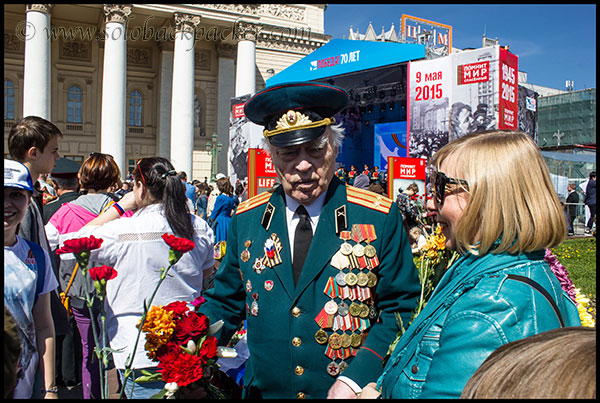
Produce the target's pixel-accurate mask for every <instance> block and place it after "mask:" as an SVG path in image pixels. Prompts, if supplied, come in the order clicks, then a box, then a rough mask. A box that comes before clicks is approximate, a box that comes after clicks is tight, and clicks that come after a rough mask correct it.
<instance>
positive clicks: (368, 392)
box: [358, 382, 381, 399]
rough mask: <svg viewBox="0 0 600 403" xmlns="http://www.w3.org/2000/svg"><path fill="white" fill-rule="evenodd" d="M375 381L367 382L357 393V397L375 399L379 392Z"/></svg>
mask: <svg viewBox="0 0 600 403" xmlns="http://www.w3.org/2000/svg"><path fill="white" fill-rule="evenodd" d="M376 386H377V384H376V383H375V382H371V383H368V384H367V386H365V387H364V388H363V390H362V392H360V394H359V395H358V398H359V399H377V398H378V397H379V395H380V394H381V392H378V391H377V388H376Z"/></svg>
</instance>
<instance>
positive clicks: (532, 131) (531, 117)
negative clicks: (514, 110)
mask: <svg viewBox="0 0 600 403" xmlns="http://www.w3.org/2000/svg"><path fill="white" fill-rule="evenodd" d="M537 100H538V93H537V92H535V91H534V90H531V89H529V88H525V87H522V86H520V85H519V102H518V109H519V112H518V114H519V130H521V131H523V132H525V133H527V134H529V135H530V136H531V138H532V139H533V140H534V141H535V142H536V143H537V122H538V120H537Z"/></svg>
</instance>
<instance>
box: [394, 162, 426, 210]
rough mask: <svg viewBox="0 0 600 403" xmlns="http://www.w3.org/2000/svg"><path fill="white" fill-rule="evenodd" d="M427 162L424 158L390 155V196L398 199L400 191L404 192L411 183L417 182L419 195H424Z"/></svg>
mask: <svg viewBox="0 0 600 403" xmlns="http://www.w3.org/2000/svg"><path fill="white" fill-rule="evenodd" d="M426 164H427V161H426V160H425V159H424V158H406V157H389V158H388V166H389V170H388V189H387V190H388V197H389V198H390V199H392V200H396V197H397V196H398V193H401V192H403V191H404V190H405V189H406V187H407V186H408V185H410V184H411V183H415V184H416V185H417V186H418V187H419V192H418V193H419V195H420V196H424V195H425V191H426V188H425V186H426V184H425V179H426V173H425V169H426Z"/></svg>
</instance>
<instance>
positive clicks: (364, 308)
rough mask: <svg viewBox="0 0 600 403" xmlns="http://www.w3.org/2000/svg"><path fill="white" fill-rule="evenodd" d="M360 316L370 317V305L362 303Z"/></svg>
mask: <svg viewBox="0 0 600 403" xmlns="http://www.w3.org/2000/svg"><path fill="white" fill-rule="evenodd" d="M359 316H360V317H361V318H363V319H366V318H368V317H369V306H368V305H365V304H360V313H359Z"/></svg>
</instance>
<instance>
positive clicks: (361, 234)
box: [315, 224, 379, 376]
mask: <svg viewBox="0 0 600 403" xmlns="http://www.w3.org/2000/svg"><path fill="white" fill-rule="evenodd" d="M340 239H341V240H342V241H343V243H342V244H341V245H340V249H339V250H338V251H337V252H336V253H335V254H334V255H333V257H332V258H331V262H330V264H331V266H332V267H334V268H335V269H337V270H338V273H336V274H335V275H332V276H330V277H329V278H328V279H327V283H326V285H325V288H324V290H323V292H324V293H325V295H327V296H328V297H329V298H330V299H329V301H327V302H326V303H325V305H324V306H323V308H322V309H321V311H320V312H319V314H318V315H317V316H316V317H315V321H316V322H317V325H318V326H319V329H318V330H317V332H316V333H315V340H316V341H317V343H319V344H322V345H324V346H326V347H325V352H324V353H325V355H326V356H327V357H329V358H330V359H331V362H330V363H329V364H328V365H327V368H326V370H327V373H328V374H329V375H331V376H337V375H339V374H341V373H342V372H343V371H344V369H345V368H346V367H347V366H348V364H347V362H346V360H348V359H349V358H351V357H354V356H355V355H356V353H357V349H358V348H360V346H361V345H362V341H363V335H364V332H365V331H366V330H367V329H368V328H369V327H370V325H371V321H372V320H374V319H375V318H376V316H377V310H376V308H375V305H374V301H373V299H374V298H373V296H374V292H373V290H371V288H373V287H375V286H376V285H377V276H376V275H375V273H373V272H372V270H373V269H374V268H376V267H377V266H378V265H379V260H378V259H377V251H376V249H375V247H374V246H373V245H371V242H373V241H374V240H376V239H377V236H376V234H375V226H374V225H372V224H354V225H353V226H352V229H351V231H340ZM349 241H353V242H354V244H352V243H350V242H349ZM363 242H365V243H366V244H365V245H363ZM338 360H339V362H338Z"/></svg>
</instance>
